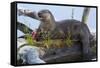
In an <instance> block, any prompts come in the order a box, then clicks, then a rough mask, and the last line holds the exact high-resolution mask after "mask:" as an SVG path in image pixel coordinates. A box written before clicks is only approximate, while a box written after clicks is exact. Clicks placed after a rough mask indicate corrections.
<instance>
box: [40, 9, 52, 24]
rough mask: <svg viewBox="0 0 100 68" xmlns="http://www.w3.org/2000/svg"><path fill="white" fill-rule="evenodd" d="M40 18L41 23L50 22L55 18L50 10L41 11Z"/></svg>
mask: <svg viewBox="0 0 100 68" xmlns="http://www.w3.org/2000/svg"><path fill="white" fill-rule="evenodd" d="M38 17H39V19H40V20H41V21H43V22H48V21H50V20H51V19H52V18H53V16H52V14H51V12H50V11H49V10H41V11H39V12H38Z"/></svg>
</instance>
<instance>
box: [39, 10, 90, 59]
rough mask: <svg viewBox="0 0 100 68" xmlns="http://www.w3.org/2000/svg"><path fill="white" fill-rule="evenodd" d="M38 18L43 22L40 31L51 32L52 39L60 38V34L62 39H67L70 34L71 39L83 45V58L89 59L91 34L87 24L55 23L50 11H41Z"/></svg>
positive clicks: (73, 22)
mask: <svg viewBox="0 0 100 68" xmlns="http://www.w3.org/2000/svg"><path fill="white" fill-rule="evenodd" d="M38 17H39V19H40V21H41V24H40V26H39V29H42V30H44V31H48V32H50V33H51V34H52V38H55V36H56V38H57V37H58V38H59V36H58V34H60V38H66V37H67V36H68V33H69V32H70V34H71V39H75V40H79V41H80V42H81V43H82V53H83V57H85V59H86V58H89V49H90V38H91V33H90V31H89V29H88V26H87V25H86V24H85V23H83V22H80V21H77V20H74V19H71V20H62V21H55V19H54V16H53V15H52V13H51V12H50V11H49V10H41V11H39V12H38Z"/></svg>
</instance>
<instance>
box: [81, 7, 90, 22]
mask: <svg viewBox="0 0 100 68" xmlns="http://www.w3.org/2000/svg"><path fill="white" fill-rule="evenodd" d="M89 11H90V8H84V12H83V16H82V22H83V23H86V22H87V20H88V16H89Z"/></svg>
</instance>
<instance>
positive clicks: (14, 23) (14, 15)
mask: <svg viewBox="0 0 100 68" xmlns="http://www.w3.org/2000/svg"><path fill="white" fill-rule="evenodd" d="M17 3H23V4H37V5H54V6H74V7H90V8H96V40H97V41H96V45H97V48H96V60H91V61H74V62H72V61H71V62H61V63H46V64H22V65H17ZM93 61H98V6H90V5H72V4H57V3H40V2H23V1H14V2H12V3H11V65H13V66H31V65H48V64H49V65H50V64H65V63H82V62H93Z"/></svg>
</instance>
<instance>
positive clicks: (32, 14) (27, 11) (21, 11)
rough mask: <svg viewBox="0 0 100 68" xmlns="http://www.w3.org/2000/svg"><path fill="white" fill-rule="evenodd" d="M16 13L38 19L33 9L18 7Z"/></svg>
mask: <svg viewBox="0 0 100 68" xmlns="http://www.w3.org/2000/svg"><path fill="white" fill-rule="evenodd" d="M18 14H19V15H25V16H28V17H31V18H33V19H36V20H39V17H38V14H37V13H36V12H35V11H30V10H23V9H18Z"/></svg>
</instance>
